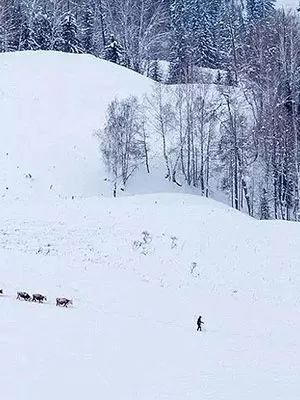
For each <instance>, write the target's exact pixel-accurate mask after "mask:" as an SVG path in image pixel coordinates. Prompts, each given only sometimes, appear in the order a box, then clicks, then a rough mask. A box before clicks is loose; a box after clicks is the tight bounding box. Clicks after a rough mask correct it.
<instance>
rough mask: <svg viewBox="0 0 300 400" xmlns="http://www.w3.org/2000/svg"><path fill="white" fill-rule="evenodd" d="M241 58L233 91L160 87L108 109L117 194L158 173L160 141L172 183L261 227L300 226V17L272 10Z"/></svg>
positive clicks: (106, 144) (190, 85)
mask: <svg viewBox="0 0 300 400" xmlns="http://www.w3.org/2000/svg"><path fill="white" fill-rule="evenodd" d="M233 43H234V42H232V44H233ZM233 50H234V49H233ZM235 50H236V55H235V58H236V63H235V64H233V65H234V66H235V69H234V70H233V72H234V76H233V79H234V83H233V84H231V85H228V84H222V83H221V82H219V84H218V85H207V84H203V83H201V82H196V83H195V82H190V81H189V80H187V81H186V82H185V83H183V84H181V85H164V84H159V83H158V84H156V85H155V87H154V90H153V93H152V95H148V97H147V98H145V99H143V100H138V99H136V98H129V99H125V100H115V101H114V102H113V103H112V104H111V105H110V107H109V110H108V119H107V121H106V125H105V129H104V131H103V134H102V150H103V155H104V160H105V161H106V165H107V167H108V169H109V170H110V171H111V172H112V176H113V181H114V184H115V194H116V191H117V186H118V185H120V184H121V185H122V186H124V185H126V183H127V181H128V180H129V179H130V177H131V176H132V174H133V173H134V172H135V170H136V169H137V168H138V167H140V165H141V164H145V168H146V170H147V171H148V172H149V173H151V169H152V167H153V166H152V159H153V157H154V155H153V135H156V137H159V138H160V156H159V157H160V161H161V163H162V164H163V165H164V167H163V170H164V177H165V178H166V179H168V180H169V181H170V182H173V183H174V184H176V185H179V186H182V185H188V186H191V187H194V188H196V189H197V190H198V192H199V193H201V194H202V195H204V196H207V197H210V196H212V197H213V196H214V194H215V191H218V192H221V193H223V195H225V196H226V198H227V199H228V201H229V202H230V204H231V205H232V206H233V207H234V208H236V209H238V210H244V211H247V212H248V213H249V215H251V216H254V217H257V218H261V219H271V218H274V219H284V220H295V221H298V220H300V209H299V190H300V186H299V185H300V153H299V122H300V22H299V17H298V15H296V14H293V13H285V12H284V11H282V10H278V11H275V10H274V11H273V12H272V13H270V14H268V15H267V16H266V17H264V18H262V19H261V20H260V21H259V22H256V23H255V24H253V25H251V27H250V28H248V33H247V35H246V36H245V39H244V42H243V43H242V44H240V45H239V47H236V49H235ZM216 79H217V80H218V76H217V77H216ZM155 146H156V145H155ZM154 150H155V151H156V147H155V149H154ZM155 151H154V152H155ZM154 164H157V160H155V163H154Z"/></svg>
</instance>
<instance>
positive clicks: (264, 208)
mask: <svg viewBox="0 0 300 400" xmlns="http://www.w3.org/2000/svg"><path fill="white" fill-rule="evenodd" d="M260 219H270V207H269V201H268V193H267V190H266V189H265V188H263V189H262V192H261V196H260Z"/></svg>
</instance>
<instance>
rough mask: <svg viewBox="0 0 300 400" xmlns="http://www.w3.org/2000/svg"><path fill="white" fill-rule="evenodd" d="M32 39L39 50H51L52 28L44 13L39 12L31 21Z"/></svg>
mask: <svg viewBox="0 0 300 400" xmlns="http://www.w3.org/2000/svg"><path fill="white" fill-rule="evenodd" d="M33 31H34V39H35V43H36V46H37V49H39V50H49V49H51V36H52V26H51V22H50V18H49V16H48V15H47V14H46V13H43V12H41V11H39V12H38V13H37V14H36V15H35V16H34V20H33Z"/></svg>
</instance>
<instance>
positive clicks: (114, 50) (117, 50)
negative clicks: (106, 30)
mask: <svg viewBox="0 0 300 400" xmlns="http://www.w3.org/2000/svg"><path fill="white" fill-rule="evenodd" d="M122 55H123V47H122V46H121V45H120V44H119V43H118V42H117V40H116V39H115V37H114V35H111V36H110V42H109V44H108V45H107V46H106V48H105V59H106V60H108V61H111V62H113V63H115V64H121V63H122Z"/></svg>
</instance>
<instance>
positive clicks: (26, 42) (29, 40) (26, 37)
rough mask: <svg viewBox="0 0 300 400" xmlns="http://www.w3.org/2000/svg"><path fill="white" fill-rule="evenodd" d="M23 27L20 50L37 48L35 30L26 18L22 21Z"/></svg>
mask: <svg viewBox="0 0 300 400" xmlns="http://www.w3.org/2000/svg"><path fill="white" fill-rule="evenodd" d="M21 29H22V30H21V37H20V44H19V50H36V49H37V44H36V42H35V39H34V32H33V30H32V29H31V28H30V26H29V23H28V21H26V20H24V21H23V22H22V28H21Z"/></svg>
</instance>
